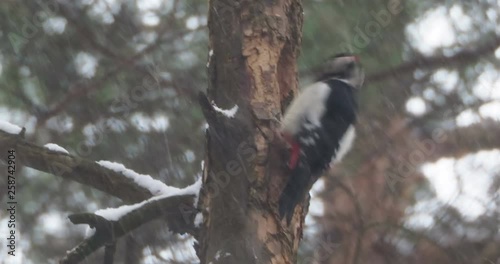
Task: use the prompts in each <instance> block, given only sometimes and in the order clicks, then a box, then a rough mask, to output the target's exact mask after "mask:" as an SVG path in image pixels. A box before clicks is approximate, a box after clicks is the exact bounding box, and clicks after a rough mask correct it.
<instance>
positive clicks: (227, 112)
mask: <svg viewBox="0 0 500 264" xmlns="http://www.w3.org/2000/svg"><path fill="white" fill-rule="evenodd" d="M212 107H213V108H214V109H215V111H217V112H219V113H221V114H223V115H224V116H226V117H228V118H233V117H234V116H235V115H236V113H237V112H238V105H234V106H233V108H231V109H227V110H226V109H222V108H220V107H218V106H217V105H216V104H215V102H213V101H212Z"/></svg>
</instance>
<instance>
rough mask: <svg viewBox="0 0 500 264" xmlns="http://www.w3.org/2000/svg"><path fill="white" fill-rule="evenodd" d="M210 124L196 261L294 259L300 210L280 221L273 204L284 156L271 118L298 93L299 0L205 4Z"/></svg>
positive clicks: (280, 184) (206, 105)
mask: <svg viewBox="0 0 500 264" xmlns="http://www.w3.org/2000/svg"><path fill="white" fill-rule="evenodd" d="M209 5H210V6H209V21H208V26H209V32H210V47H209V49H210V52H209V55H210V58H209V69H208V71H209V78H210V81H209V87H208V98H209V100H210V101H213V102H214V103H215V104H216V105H217V106H218V107H220V108H224V109H230V108H233V107H234V106H235V105H237V106H238V111H237V114H236V115H235V117H234V118H230V117H227V116H224V115H222V114H220V113H218V112H217V111H214V110H213V108H211V107H210V104H209V103H208V101H206V100H201V101H202V107H203V109H204V113H205V116H206V117H207V122H208V124H209V129H208V130H207V153H206V158H205V169H204V175H203V190H202V194H201V196H200V202H199V203H200V208H202V211H203V217H204V220H203V223H202V228H201V231H200V233H199V235H198V242H199V245H198V248H197V251H198V255H199V257H200V260H201V263H207V264H208V263H213V264H216V263H228V264H234V263H238V264H245V263H276V264H277V263H294V262H295V258H296V253H297V249H298V244H299V240H300V239H301V237H302V226H303V221H304V216H305V214H306V212H305V211H304V210H297V212H298V213H297V214H296V215H295V216H294V219H293V221H292V224H291V225H290V226H287V225H286V223H285V222H284V221H280V219H279V218H278V216H277V209H276V201H277V200H278V196H279V194H280V192H281V188H282V187H283V179H284V177H286V175H285V173H284V168H285V164H286V161H285V160H284V159H283V157H282V155H280V154H277V153H281V152H280V151H276V150H275V149H276V147H271V146H275V145H276V144H273V142H275V141H274V140H273V138H274V134H273V131H274V130H276V128H277V125H278V123H277V121H276V118H277V117H278V118H279V117H280V115H281V114H282V110H283V109H284V107H286V105H287V103H288V102H289V100H290V99H291V98H293V96H294V94H295V93H296V91H297V67H296V59H297V56H298V52H299V47H300V38H301V28H302V6H301V4H300V2H299V1H298V0H275V1H269V0H268V1H262V0H259V1H251V0H247V1H232V0H231V1H223V0H211V1H210V4H209Z"/></svg>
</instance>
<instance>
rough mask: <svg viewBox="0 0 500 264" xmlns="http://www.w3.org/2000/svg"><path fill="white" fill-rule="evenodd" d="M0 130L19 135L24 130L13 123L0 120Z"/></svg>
mask: <svg viewBox="0 0 500 264" xmlns="http://www.w3.org/2000/svg"><path fill="white" fill-rule="evenodd" d="M0 130H2V131H5V132H7V133H9V134H16V135H17V134H19V133H21V131H22V128H20V127H18V126H16V125H14V124H12V123H9V122H7V121H2V120H0Z"/></svg>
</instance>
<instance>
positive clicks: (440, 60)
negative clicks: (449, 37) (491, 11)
mask: <svg viewBox="0 0 500 264" xmlns="http://www.w3.org/2000/svg"><path fill="white" fill-rule="evenodd" d="M498 46H500V36H494V38H493V39H492V40H491V41H489V42H487V43H484V44H482V45H481V44H478V45H477V47H476V48H474V49H464V50H462V51H460V52H457V53H455V54H454V55H452V56H445V55H437V56H432V57H419V58H416V59H414V60H412V61H409V62H405V63H402V64H400V65H398V66H396V67H393V68H391V69H388V70H383V71H381V72H377V73H373V74H369V75H368V76H367V77H366V80H367V82H380V81H384V80H385V79H387V78H391V77H395V76H399V75H405V74H410V73H412V72H413V71H415V70H416V69H419V68H425V69H426V70H432V69H436V68H439V67H449V66H457V65H467V64H470V63H471V62H474V61H477V60H479V59H480V58H481V57H483V56H485V55H487V54H490V53H493V52H495V50H496V49H497V48H498Z"/></svg>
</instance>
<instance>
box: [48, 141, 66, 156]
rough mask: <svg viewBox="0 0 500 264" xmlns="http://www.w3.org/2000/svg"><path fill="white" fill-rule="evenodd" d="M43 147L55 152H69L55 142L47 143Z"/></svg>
mask: <svg viewBox="0 0 500 264" xmlns="http://www.w3.org/2000/svg"><path fill="white" fill-rule="evenodd" d="M43 147H44V148H46V149H48V150H52V151H54V152H60V153H65V154H69V152H68V151H67V150H66V149H65V148H63V147H61V146H59V145H57V144H54V143H47V144H45V145H43Z"/></svg>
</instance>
